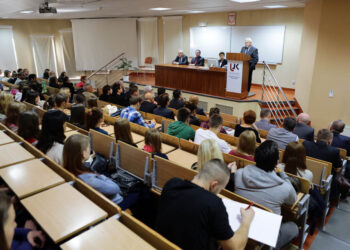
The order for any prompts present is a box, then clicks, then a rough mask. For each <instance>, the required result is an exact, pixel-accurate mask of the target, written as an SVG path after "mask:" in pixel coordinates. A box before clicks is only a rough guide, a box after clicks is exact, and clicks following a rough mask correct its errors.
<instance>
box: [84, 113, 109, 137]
mask: <svg viewBox="0 0 350 250" xmlns="http://www.w3.org/2000/svg"><path fill="white" fill-rule="evenodd" d="M102 123H103V112H102V110H101V109H99V108H92V109H91V111H88V112H87V114H86V130H87V131H89V130H90V129H93V130H96V131H97V132H100V133H102V134H105V135H108V132H107V131H106V130H104V129H101V128H100V126H101V124H102Z"/></svg>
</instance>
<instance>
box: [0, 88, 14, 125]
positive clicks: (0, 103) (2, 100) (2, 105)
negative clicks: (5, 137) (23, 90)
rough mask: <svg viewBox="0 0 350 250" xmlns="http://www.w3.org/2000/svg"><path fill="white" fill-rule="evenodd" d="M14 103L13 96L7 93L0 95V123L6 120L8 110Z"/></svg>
mask: <svg viewBox="0 0 350 250" xmlns="http://www.w3.org/2000/svg"><path fill="white" fill-rule="evenodd" d="M11 102H13V95H11V94H10V93H7V92H1V93H0V122H3V121H4V120H5V119H6V113H7V108H8V106H9V105H10V103H11Z"/></svg>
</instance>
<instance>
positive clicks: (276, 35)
mask: <svg viewBox="0 0 350 250" xmlns="http://www.w3.org/2000/svg"><path fill="white" fill-rule="evenodd" d="M284 35H285V26H284V25H279V26H233V27H232V26H210V27H191V28H190V56H195V50H196V49H200V50H201V51H202V56H203V57H205V58H218V57H219V52H221V51H223V52H225V53H226V52H233V53H239V52H240V51H241V48H242V47H243V46H244V40H245V38H246V37H251V38H252V40H253V46H254V47H256V48H258V50H259V62H262V61H266V62H268V63H282V61H283V46H284Z"/></svg>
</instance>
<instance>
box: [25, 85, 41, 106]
mask: <svg viewBox="0 0 350 250" xmlns="http://www.w3.org/2000/svg"><path fill="white" fill-rule="evenodd" d="M24 101H25V102H27V103H30V104H32V105H34V106H37V107H40V104H39V101H40V96H39V94H38V92H36V91H35V90H32V89H30V90H29V91H28V92H27V93H26V97H25V100H24Z"/></svg>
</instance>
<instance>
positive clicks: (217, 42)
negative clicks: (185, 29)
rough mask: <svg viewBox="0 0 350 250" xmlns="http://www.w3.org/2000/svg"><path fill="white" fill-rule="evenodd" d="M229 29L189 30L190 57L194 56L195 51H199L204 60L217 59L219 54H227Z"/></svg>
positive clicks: (229, 38)
mask: <svg viewBox="0 0 350 250" xmlns="http://www.w3.org/2000/svg"><path fill="white" fill-rule="evenodd" d="M230 40H231V27H229V26H210V27H192V28H190V56H195V51H196V49H200V50H201V52H202V54H201V56H202V57H204V58H218V57H219V53H220V52H221V51H223V52H225V53H226V52H229V51H231V50H230V46H231V45H230Z"/></svg>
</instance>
